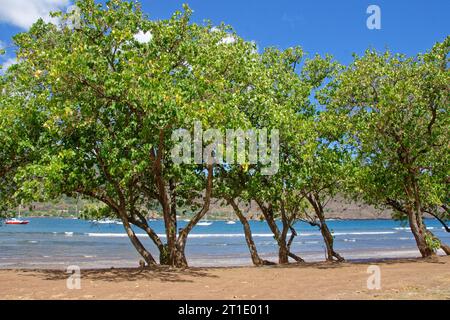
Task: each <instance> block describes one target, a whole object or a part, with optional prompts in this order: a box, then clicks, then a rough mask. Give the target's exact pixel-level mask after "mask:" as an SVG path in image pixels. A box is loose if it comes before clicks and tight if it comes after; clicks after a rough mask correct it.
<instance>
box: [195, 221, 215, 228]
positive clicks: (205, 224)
mask: <svg viewBox="0 0 450 320" xmlns="http://www.w3.org/2000/svg"><path fill="white" fill-rule="evenodd" d="M212 224H213V223H212V222H209V221H206V220H205V221H200V222H199V223H197V225H198V226H204V227H205V226H210V225H212Z"/></svg>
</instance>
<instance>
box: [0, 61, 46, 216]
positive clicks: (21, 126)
mask: <svg viewBox="0 0 450 320" xmlns="http://www.w3.org/2000/svg"><path fill="white" fill-rule="evenodd" d="M17 68H18V66H15V65H13V66H11V67H10V70H5V73H4V74H2V75H1V78H0V216H7V215H8V212H7V209H8V208H11V207H15V206H17V205H18V204H19V203H20V200H19V197H17V196H16V192H17V189H18V182H17V181H16V180H15V178H16V174H17V172H18V170H19V169H20V168H21V167H22V166H24V165H26V164H28V163H31V162H32V161H33V160H34V159H36V157H37V156H38V154H39V146H40V144H41V141H40V133H41V127H42V123H43V122H44V121H45V115H44V114H43V113H42V112H41V111H40V110H38V109H37V108H36V104H37V100H36V99H35V98H34V97H33V96H29V95H27V91H26V89H25V88H27V87H28V86H36V91H39V90H41V89H40V88H39V87H38V86H37V85H36V82H34V81H33V80H32V79H31V80H30V79H27V78H20V77H15V74H14V70H15V69H17Z"/></svg>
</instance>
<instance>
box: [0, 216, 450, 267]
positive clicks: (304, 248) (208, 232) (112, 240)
mask: <svg viewBox="0 0 450 320" xmlns="http://www.w3.org/2000/svg"><path fill="white" fill-rule="evenodd" d="M29 220H30V223H29V224H28V225H2V226H0V268H56V269H65V268H67V266H69V265H77V266H80V267H81V268H109V267H112V266H113V267H136V266H138V261H139V260H140V256H139V255H138V254H137V253H136V251H135V249H134V247H133V246H132V245H131V243H130V241H129V239H128V237H127V236H126V234H125V231H124V229H123V226H121V225H116V224H112V225H105V224H93V223H91V222H89V221H83V220H76V219H59V218H31V219H29ZM149 224H150V225H151V226H152V227H153V228H154V229H155V230H156V232H157V233H158V234H160V235H162V236H163V237H164V235H163V233H164V228H163V222H162V221H150V222H149ZM328 224H329V228H330V229H331V230H332V231H333V234H334V236H335V249H336V250H337V251H338V252H339V253H340V254H341V255H343V256H344V257H345V258H346V259H361V260H363V259H371V258H396V257H419V256H420V254H419V251H418V250H417V248H416V244H415V241H414V238H413V235H412V234H411V232H410V230H409V228H408V227H407V226H405V225H402V224H401V223H400V222H397V221H393V220H332V221H329V222H328ZM184 225H185V222H183V221H181V222H180V223H179V227H183V226H184ZM250 225H251V228H252V231H253V237H254V240H255V243H256V246H257V248H258V251H259V253H260V255H261V256H262V257H263V258H266V259H269V260H273V261H276V260H277V245H276V243H275V240H274V238H273V236H272V234H271V232H270V230H269V228H268V227H267V225H266V223H264V222H259V221H251V222H250ZM426 225H427V226H428V228H430V229H431V230H432V231H433V232H434V233H435V235H436V236H438V237H439V238H440V239H441V240H443V241H444V242H445V243H448V244H449V243H450V234H449V233H446V232H445V230H444V229H443V227H442V225H440V224H439V223H438V222H437V221H435V220H428V219H427V220H426ZM296 230H297V232H298V236H297V237H296V238H295V240H294V242H293V245H292V248H291V249H292V251H293V252H294V253H296V254H297V255H300V256H301V257H302V258H304V259H305V260H306V261H320V260H323V259H324V256H325V246H324V244H323V240H322V237H321V234H320V231H319V230H318V229H317V227H312V226H310V225H308V224H306V223H297V225H296ZM135 231H136V233H137V234H138V236H139V238H140V239H141V240H142V242H143V243H144V245H145V246H146V247H147V248H148V249H149V250H150V251H151V252H152V253H153V254H154V256H155V258H156V259H158V251H157V250H156V247H155V246H154V245H153V243H152V242H151V241H150V240H149V239H148V237H147V236H146V235H145V234H144V233H143V232H142V231H141V230H139V229H136V230H135ZM163 240H165V238H163ZM186 253H187V258H188V262H189V264H190V265H191V266H240V265H251V260H250V256H249V252H248V248H247V245H246V242H245V237H244V233H243V230H242V225H241V224H240V223H239V222H237V223H236V224H234V225H229V224H226V222H225V221H214V222H213V223H212V225H210V226H196V227H195V228H194V230H193V231H192V232H191V234H190V235H189V237H188V242H187V248H186Z"/></svg>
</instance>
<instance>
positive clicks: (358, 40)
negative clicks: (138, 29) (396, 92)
mask: <svg viewBox="0 0 450 320" xmlns="http://www.w3.org/2000/svg"><path fill="white" fill-rule="evenodd" d="M70 2H71V1H70V0H0V8H1V9H0V45H1V46H3V47H5V46H6V47H7V46H8V44H9V43H11V36H12V35H14V34H15V33H17V32H21V31H23V30H25V29H26V27H27V25H29V24H30V21H32V20H33V18H36V17H38V16H46V14H47V12H48V11H49V10H54V9H57V8H66V7H67V6H68V5H70ZM141 2H142V3H143V8H144V11H145V12H147V13H148V14H149V16H150V18H152V19H154V18H156V19H160V18H168V17H170V15H171V14H172V13H173V12H174V11H175V10H177V9H180V8H181V5H182V3H187V4H189V6H190V7H191V8H192V9H193V10H194V17H193V19H194V21H196V22H202V21H203V20H204V19H210V20H212V21H213V23H215V24H219V23H220V22H222V21H223V22H225V23H227V24H230V25H232V26H233V27H234V29H235V30H236V31H237V33H238V34H239V35H240V36H242V37H243V38H245V39H247V40H253V41H255V42H256V43H257V44H258V47H259V48H260V49H263V48H264V47H267V46H277V47H279V48H281V49H283V48H287V47H290V46H293V45H301V46H302V47H303V48H304V49H305V50H306V51H307V52H309V53H311V54H313V53H320V54H325V53H330V54H332V55H334V56H335V57H336V59H338V60H339V61H341V62H343V63H348V62H349V61H350V60H351V54H352V53H353V52H356V53H362V52H363V51H364V50H365V49H366V48H369V47H373V48H376V49H379V50H384V49H386V48H389V49H391V50H392V51H395V52H401V53H405V54H408V55H414V54H416V53H418V52H424V51H426V50H427V49H428V48H430V47H431V46H432V45H433V44H434V43H435V42H436V41H442V40H443V39H444V38H445V37H446V36H448V35H449V34H450V19H449V12H450V1H449V0H429V1H424V0H372V1H366V0H342V1H337V0H315V1H313V0H290V1H289V0H277V1H275V0H272V1H269V0H240V1H238V0H221V1H219V0H215V1H213V0H184V1H178V0H165V1H163V0H147V1H145V0H143V1H141ZM371 4H375V5H378V6H379V7H380V9H381V30H369V29H368V28H367V27H366V20H367V18H368V17H369V14H367V13H366V9H367V7H368V6H369V5H371ZM7 49H8V48H7ZM7 51H8V52H7V55H6V56H5V57H3V58H1V59H2V61H3V63H4V62H5V61H7V60H9V61H12V60H11V59H12V58H13V56H14V52H13V51H12V50H7Z"/></svg>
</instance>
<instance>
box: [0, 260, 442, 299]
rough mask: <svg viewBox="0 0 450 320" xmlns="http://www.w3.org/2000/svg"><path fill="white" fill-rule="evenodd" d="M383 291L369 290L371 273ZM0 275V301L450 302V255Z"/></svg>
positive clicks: (22, 271) (4, 272) (0, 273)
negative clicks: (77, 279)
mask: <svg viewBox="0 0 450 320" xmlns="http://www.w3.org/2000/svg"><path fill="white" fill-rule="evenodd" d="M371 265H376V266H378V267H379V268H380V271H381V289H379V290H377V289H372V290H369V289H368V288H367V280H368V278H369V277H370V276H371V274H369V273H368V267H369V266H371ZM67 278H68V274H67V273H65V272H64V271H56V270H0V299H227V300H239V299H450V257H438V258H434V259H428V260H423V259H405V260H384V261H368V262H346V263H307V264H293V265H289V266H267V267H259V268H256V267H237V268H190V269H185V270H176V269H170V268H164V267H160V268H156V269H143V270H142V269H107V270H81V289H71V290H69V289H68V288H67Z"/></svg>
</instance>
